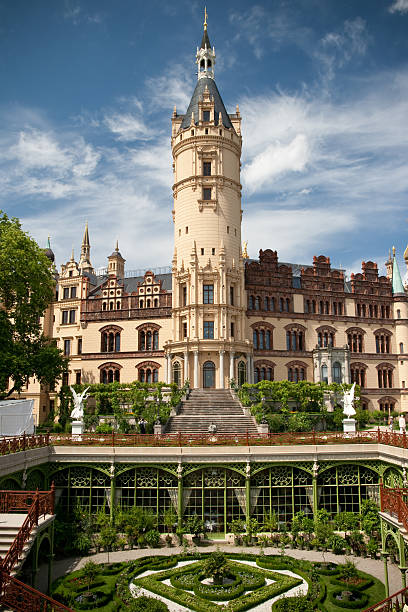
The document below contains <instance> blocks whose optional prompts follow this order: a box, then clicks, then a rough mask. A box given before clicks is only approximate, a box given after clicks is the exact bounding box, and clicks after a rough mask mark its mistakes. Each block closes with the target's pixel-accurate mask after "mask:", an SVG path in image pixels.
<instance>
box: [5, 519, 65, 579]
mask: <svg viewBox="0 0 408 612" xmlns="http://www.w3.org/2000/svg"><path fill="white" fill-rule="evenodd" d="M26 517H27V514H20V513H10V514H0V558H1V559H4V557H5V556H6V555H7V553H8V551H9V548H10V546H11V545H12V543H13V542H14V540H15V538H16V536H17V534H18V532H19V531H20V528H21V526H22V524H23V523H24V521H25V519H26ZM50 519H51V520H53V519H54V516H52V517H51V516H47V517H46V518H44V517H41V518H40V519H39V520H38V527H37V528H36V529H33V531H32V532H31V534H30V539H29V540H28V541H27V542H26V543H25V545H24V549H23V552H22V554H21V556H20V557H19V560H18V563H16V565H15V566H14V567H13V569H12V570H11V572H10V575H11V576H16V575H17V574H18V572H19V570H20V567H21V566H22V564H23V563H24V561H25V559H26V558H27V555H28V553H29V552H30V549H31V546H32V545H33V543H34V540H35V538H36V536H37V533H38V530H39V529H40V528H41V527H44V526H45V523H46V522H48V521H49V520H50Z"/></svg>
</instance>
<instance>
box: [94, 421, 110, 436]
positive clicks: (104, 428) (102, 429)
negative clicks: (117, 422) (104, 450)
mask: <svg viewBox="0 0 408 612" xmlns="http://www.w3.org/2000/svg"><path fill="white" fill-rule="evenodd" d="M112 432H113V427H112V425H109V424H108V423H101V424H100V425H97V426H96V428H95V433H98V434H109V433H112Z"/></svg>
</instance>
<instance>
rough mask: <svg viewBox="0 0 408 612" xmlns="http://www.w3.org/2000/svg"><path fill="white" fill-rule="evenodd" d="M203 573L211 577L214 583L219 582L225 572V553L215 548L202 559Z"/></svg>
mask: <svg viewBox="0 0 408 612" xmlns="http://www.w3.org/2000/svg"><path fill="white" fill-rule="evenodd" d="M203 573H204V574H205V576H206V577H207V578H212V579H213V581H214V584H220V583H221V582H222V578H223V576H225V575H226V573H227V557H226V555H225V553H223V552H221V551H220V550H216V551H215V552H213V553H211V554H210V556H209V557H207V559H206V560H205V561H204V564H203Z"/></svg>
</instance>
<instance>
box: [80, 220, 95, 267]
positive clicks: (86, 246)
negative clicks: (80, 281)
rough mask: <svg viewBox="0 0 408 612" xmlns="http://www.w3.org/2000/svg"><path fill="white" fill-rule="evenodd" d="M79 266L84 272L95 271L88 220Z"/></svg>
mask: <svg viewBox="0 0 408 612" xmlns="http://www.w3.org/2000/svg"><path fill="white" fill-rule="evenodd" d="M78 267H79V269H80V270H81V272H82V273H84V272H90V273H92V272H93V267H92V264H91V244H90V242H89V233H88V221H87V222H86V224H85V231H84V237H83V239H82V245H81V257H80V258H79V264H78Z"/></svg>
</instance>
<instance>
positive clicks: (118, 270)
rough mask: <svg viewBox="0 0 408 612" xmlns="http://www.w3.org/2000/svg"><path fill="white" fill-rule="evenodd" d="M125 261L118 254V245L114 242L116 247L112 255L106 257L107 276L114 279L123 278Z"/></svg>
mask: <svg viewBox="0 0 408 612" xmlns="http://www.w3.org/2000/svg"><path fill="white" fill-rule="evenodd" d="M125 261H126V259H123V257H122V255H121V254H120V252H119V244H118V241H116V247H115V250H114V251H113V253H111V255H109V257H108V274H109V276H116V278H124V276H125Z"/></svg>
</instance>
